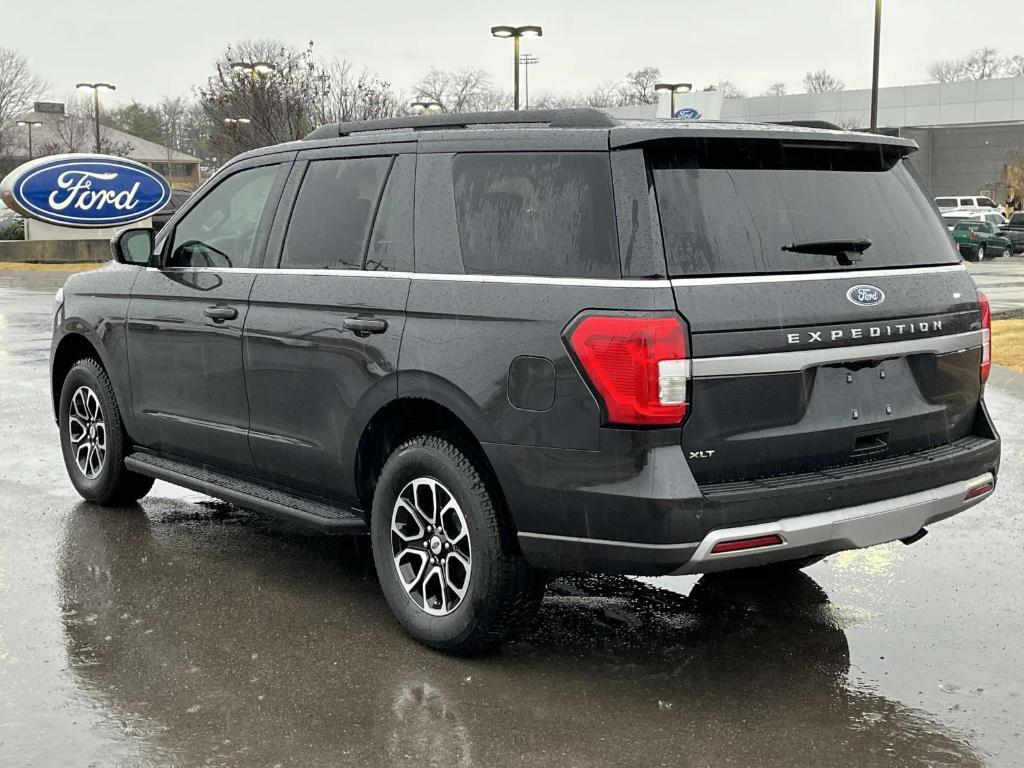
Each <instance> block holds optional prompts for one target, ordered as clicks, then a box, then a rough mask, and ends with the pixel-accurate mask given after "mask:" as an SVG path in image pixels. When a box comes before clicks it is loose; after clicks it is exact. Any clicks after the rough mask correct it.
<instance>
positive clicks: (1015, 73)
mask: <svg viewBox="0 0 1024 768" xmlns="http://www.w3.org/2000/svg"><path fill="white" fill-rule="evenodd" d="M1003 74H1004V75H1006V76H1007V77H1024V56H1021V55H1020V54H1017V55H1015V56H1007V57H1006V58H1005V59H1003Z"/></svg>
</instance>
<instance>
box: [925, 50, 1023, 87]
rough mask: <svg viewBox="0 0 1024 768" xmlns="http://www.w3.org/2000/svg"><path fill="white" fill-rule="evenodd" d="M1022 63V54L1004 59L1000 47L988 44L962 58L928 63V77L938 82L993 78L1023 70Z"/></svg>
mask: <svg viewBox="0 0 1024 768" xmlns="http://www.w3.org/2000/svg"><path fill="white" fill-rule="evenodd" d="M1018 59H1021V62H1020V64H1018V63H1017V60H1018ZM1022 64H1024V59H1022V58H1021V57H1020V56H1012V57H1010V58H1009V59H1003V58H1001V57H1000V56H999V50H998V49H996V48H993V47H991V46H986V47H984V48H978V49H977V50H975V51H971V52H970V53H968V54H967V55H966V56H964V57H963V58H960V59H940V60H939V61H935V62H932V63H931V64H929V65H928V77H929V78H931V79H932V80H933V81H935V82H936V83H960V82H967V81H972V80H991V79H992V78H994V77H1001V76H1002V75H1004V74H1008V73H1009V74H1012V72H1013V71H1016V72H1021V65H1022ZM1014 67H1016V69H1014ZM1008 70H1009V72H1008ZM1014 76H1016V75H1014Z"/></svg>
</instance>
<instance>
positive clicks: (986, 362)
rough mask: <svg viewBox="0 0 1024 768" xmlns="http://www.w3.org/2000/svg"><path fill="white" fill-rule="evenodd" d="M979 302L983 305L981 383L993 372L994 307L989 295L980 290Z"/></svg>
mask: <svg viewBox="0 0 1024 768" xmlns="http://www.w3.org/2000/svg"><path fill="white" fill-rule="evenodd" d="M978 304H979V305H981V383H982V384H984V383H985V382H986V381H988V375H989V374H990V373H991V372H992V308H991V306H990V305H989V303H988V296H986V295H985V294H984V293H982V292H981V291H978Z"/></svg>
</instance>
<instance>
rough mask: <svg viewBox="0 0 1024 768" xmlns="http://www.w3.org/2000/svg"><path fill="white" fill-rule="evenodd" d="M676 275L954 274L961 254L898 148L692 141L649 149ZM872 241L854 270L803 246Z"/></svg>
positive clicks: (668, 252) (667, 250)
mask: <svg viewBox="0 0 1024 768" xmlns="http://www.w3.org/2000/svg"><path fill="white" fill-rule="evenodd" d="M646 152H647V157H648V163H649V165H650V167H651V170H652V174H653V177H654V185H655V189H656V192H657V197H658V208H659V213H660V216H661V228H662V236H663V239H664V243H665V253H666V257H667V259H668V268H669V273H670V274H671V275H673V276H683V275H707V274H759V273H777V272H807V271H822V270H840V269H841V270H854V269H878V268H880V267H911V266H922V265H931V264H953V263H957V262H958V261H959V256H958V255H957V254H956V252H955V251H954V250H953V248H952V247H951V245H950V240H949V235H948V232H947V230H946V227H945V226H943V224H942V223H941V222H940V221H939V220H938V217H937V216H936V215H935V211H934V208H933V207H932V204H931V202H930V201H929V200H928V199H927V198H926V197H925V196H924V194H923V193H922V192H921V188H920V186H919V185H918V182H917V179H916V178H915V177H914V175H913V173H912V172H911V170H910V168H909V166H908V165H907V164H906V163H905V162H904V161H903V160H902V158H901V156H900V154H899V151H898V149H896V148H891V147H884V146H879V145H872V144H853V143H851V144H842V143H824V142H823V143H811V142H786V141H775V140H764V139H761V140H757V139H753V140H751V139H742V140H738V139H692V140H685V141H679V140H674V141H672V142H671V143H668V142H662V143H655V144H652V145H650V146H648V148H647V150H646ZM860 239H867V240H870V241H871V246H870V247H869V248H866V249H865V250H864V251H863V253H862V254H861V256H860V258H859V259H858V260H856V261H855V262H854V263H853V264H852V266H843V265H842V263H841V260H840V259H837V257H836V255H835V253H806V252H794V251H792V250H783V248H784V246H789V245H792V244H794V243H808V242H815V241H832V240H860Z"/></svg>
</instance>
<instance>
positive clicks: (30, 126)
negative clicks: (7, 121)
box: [18, 120, 43, 160]
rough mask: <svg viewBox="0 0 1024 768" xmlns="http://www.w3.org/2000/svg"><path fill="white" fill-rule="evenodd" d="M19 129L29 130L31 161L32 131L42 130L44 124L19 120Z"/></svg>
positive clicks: (30, 157) (29, 157) (30, 155)
mask: <svg viewBox="0 0 1024 768" xmlns="http://www.w3.org/2000/svg"><path fill="white" fill-rule="evenodd" d="M18 127H19V128H28V159H29V160H31V159H32V129H33V128H42V127H43V124H42V123H40V122H39V121H38V120H19V121H18Z"/></svg>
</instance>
